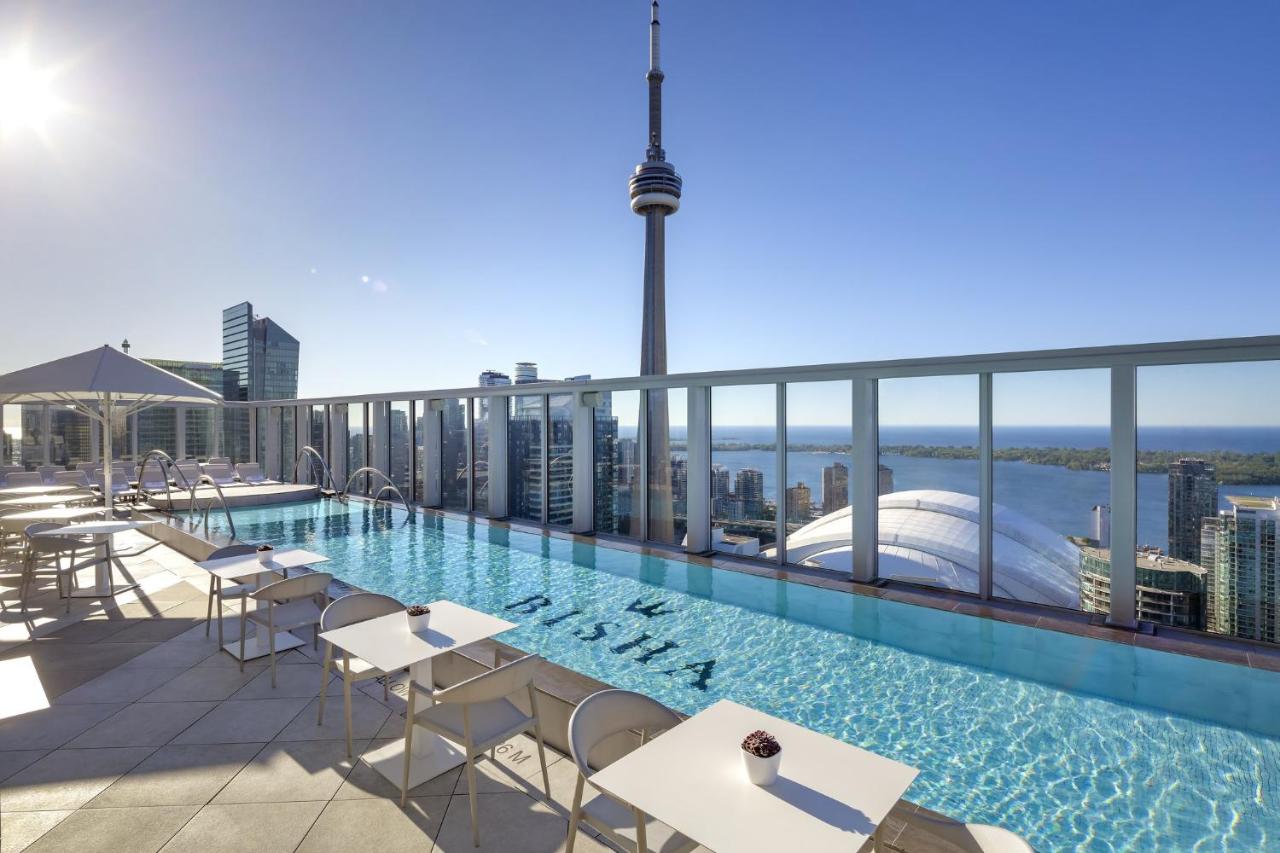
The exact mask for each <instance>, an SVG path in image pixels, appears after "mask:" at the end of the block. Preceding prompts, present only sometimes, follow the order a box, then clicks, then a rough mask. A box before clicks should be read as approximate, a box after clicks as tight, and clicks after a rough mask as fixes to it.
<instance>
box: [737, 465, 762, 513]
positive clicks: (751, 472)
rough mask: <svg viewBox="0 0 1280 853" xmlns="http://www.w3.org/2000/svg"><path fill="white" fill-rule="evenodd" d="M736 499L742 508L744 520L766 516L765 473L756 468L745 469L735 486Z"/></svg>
mask: <svg viewBox="0 0 1280 853" xmlns="http://www.w3.org/2000/svg"><path fill="white" fill-rule="evenodd" d="M733 493H734V497H736V498H737V500H738V503H739V505H740V506H741V508H742V515H743V517H744V518H759V517H760V516H761V515H763V514H764V472H763V471H760V470H758V469H756V468H743V469H742V470H740V471H739V472H738V475H737V477H736V478H735V479H734V484H733Z"/></svg>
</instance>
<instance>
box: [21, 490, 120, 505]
mask: <svg viewBox="0 0 1280 853" xmlns="http://www.w3.org/2000/svg"><path fill="white" fill-rule="evenodd" d="M101 500H102V498H100V497H99V496H98V495H95V494H94V493H93V492H91V491H89V490H88V489H85V490H84V491H82V492H78V493H77V492H67V493H65V494H48V493H42V494H34V495H19V496H18V497H13V498H4V499H3V500H0V506H3V507H24V506H25V507H31V508H32V509H36V508H38V507H42V506H59V505H62V504H75V503H87V502H89V501H95V502H96V501H101Z"/></svg>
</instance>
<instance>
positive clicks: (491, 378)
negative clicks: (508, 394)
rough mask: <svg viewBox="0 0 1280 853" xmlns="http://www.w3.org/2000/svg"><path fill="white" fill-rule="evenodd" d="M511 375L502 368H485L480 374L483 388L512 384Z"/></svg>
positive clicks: (480, 382)
mask: <svg viewBox="0 0 1280 853" xmlns="http://www.w3.org/2000/svg"><path fill="white" fill-rule="evenodd" d="M510 384H511V377H510V376H508V375H507V374H505V373H503V372H502V371H500V370H485V371H483V372H481V374H480V380H479V385H480V387H481V388H493V387H496V386H498V385H510Z"/></svg>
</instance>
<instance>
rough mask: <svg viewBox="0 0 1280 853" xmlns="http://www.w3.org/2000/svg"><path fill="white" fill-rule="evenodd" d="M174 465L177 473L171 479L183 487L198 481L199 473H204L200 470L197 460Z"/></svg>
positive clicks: (188, 486)
mask: <svg viewBox="0 0 1280 853" xmlns="http://www.w3.org/2000/svg"><path fill="white" fill-rule="evenodd" d="M174 467H176V468H177V469H178V473H177V474H176V475H174V478H173V481H174V482H175V483H177V484H178V485H179V486H181V487H182V488H184V489H189V488H191V487H192V486H194V485H195V484H196V483H198V482H200V475H201V474H203V473H204V472H203V471H201V470H200V463H199V462H179V463H177V464H176V465H175V466H174Z"/></svg>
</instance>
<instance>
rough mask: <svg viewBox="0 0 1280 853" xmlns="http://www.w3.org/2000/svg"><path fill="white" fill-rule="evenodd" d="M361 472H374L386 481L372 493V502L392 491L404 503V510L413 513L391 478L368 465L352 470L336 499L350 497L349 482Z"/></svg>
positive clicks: (342, 499) (344, 499) (352, 481)
mask: <svg viewBox="0 0 1280 853" xmlns="http://www.w3.org/2000/svg"><path fill="white" fill-rule="evenodd" d="M361 474H375V475H377V476H378V477H381V478H382V479H383V480H385V481H386V482H385V484H384V485H383V486H382V488H380V489H378V491H377V492H376V493H375V494H374V495H373V500H374V503H377V502H378V501H380V500H382V496H383V495H384V494H385V493H386V492H394V493H395V496H396V497H398V498H399V499H400V503H402V504H404V509H405V512H407V513H409V515H413V507H412V506H411V505H410V504H409V502H408V501H407V500H405V497H404V495H403V494H401V492H400V489H398V488H396V484H395V483H394V482H392V480H391V478H390V477H388V476H387V475H386V474H384V473H383V472H381V471H379V470H378V469H377V468H374V467H372V466H369V465H366V466H365V467H363V468H359V469H357V470H355V471H353V472H352V474H351V476H350V477H348V478H347V485H346V488H344V489H343V490H342V492H341V493H340V494H339V495H338V500H340V501H343V502H344V503H345V502H346V501H347V500H348V499H349V498H350V492H351V484H352V483H354V482H355V479H356V477H359V476H360V475H361Z"/></svg>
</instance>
